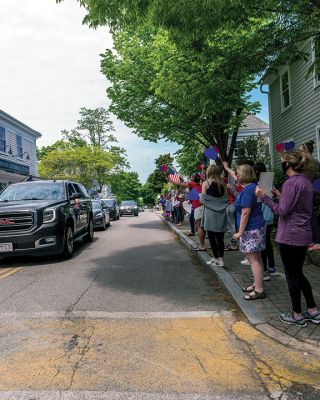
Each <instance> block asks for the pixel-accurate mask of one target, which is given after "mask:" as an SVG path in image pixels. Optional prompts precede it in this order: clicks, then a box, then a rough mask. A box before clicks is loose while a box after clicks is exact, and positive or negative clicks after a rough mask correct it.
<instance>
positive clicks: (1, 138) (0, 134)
mask: <svg viewBox="0 0 320 400" xmlns="http://www.w3.org/2000/svg"><path fill="white" fill-rule="evenodd" d="M0 151H3V152H5V151H6V131H5V129H4V127H3V126H0Z"/></svg>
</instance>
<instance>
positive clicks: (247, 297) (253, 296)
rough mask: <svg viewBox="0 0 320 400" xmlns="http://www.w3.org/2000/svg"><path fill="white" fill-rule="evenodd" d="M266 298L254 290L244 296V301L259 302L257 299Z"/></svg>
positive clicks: (262, 293)
mask: <svg viewBox="0 0 320 400" xmlns="http://www.w3.org/2000/svg"><path fill="white" fill-rule="evenodd" d="M265 297H266V295H265V294H264V292H261V293H259V292H256V291H255V290H253V291H252V292H251V293H248V294H246V295H245V296H244V299H245V300H259V299H264V298H265Z"/></svg>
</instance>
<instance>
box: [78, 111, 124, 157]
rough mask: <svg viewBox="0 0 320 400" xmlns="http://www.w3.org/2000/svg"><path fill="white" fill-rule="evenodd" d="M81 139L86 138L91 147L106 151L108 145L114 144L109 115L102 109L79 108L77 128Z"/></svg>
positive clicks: (114, 139) (112, 127) (114, 138)
mask: <svg viewBox="0 0 320 400" xmlns="http://www.w3.org/2000/svg"><path fill="white" fill-rule="evenodd" d="M76 129H78V130H79V131H80V132H81V134H82V135H81V136H80V137H82V138H86V139H87V140H88V141H89V144H90V145H91V146H97V147H101V148H102V149H108V148H109V144H110V143H112V142H116V141H117V139H116V137H115V136H114V135H113V134H112V133H111V132H114V126H113V122H112V121H111V120H110V113H109V111H108V110H106V109H105V108H103V107H99V108H95V109H90V108H86V107H81V110H80V119H79V120H78V126H77V128H76Z"/></svg>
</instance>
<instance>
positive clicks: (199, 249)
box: [195, 247, 207, 251]
mask: <svg viewBox="0 0 320 400" xmlns="http://www.w3.org/2000/svg"><path fill="white" fill-rule="evenodd" d="M195 251H207V249H201V247H196V248H195Z"/></svg>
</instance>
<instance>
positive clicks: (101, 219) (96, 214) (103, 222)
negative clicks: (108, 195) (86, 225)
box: [92, 200, 110, 231]
mask: <svg viewBox="0 0 320 400" xmlns="http://www.w3.org/2000/svg"><path fill="white" fill-rule="evenodd" d="M92 211H93V227H94V228H95V229H102V230H103V231H105V230H106V227H107V226H110V214H109V211H108V209H107V207H106V206H105V205H104V203H103V201H101V200H92Z"/></svg>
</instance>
